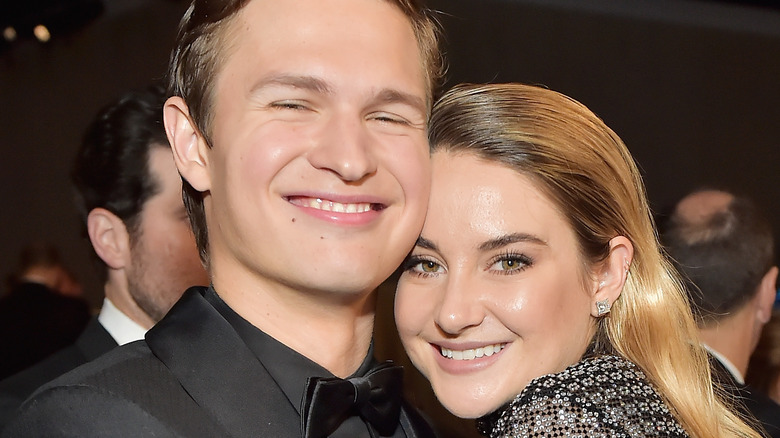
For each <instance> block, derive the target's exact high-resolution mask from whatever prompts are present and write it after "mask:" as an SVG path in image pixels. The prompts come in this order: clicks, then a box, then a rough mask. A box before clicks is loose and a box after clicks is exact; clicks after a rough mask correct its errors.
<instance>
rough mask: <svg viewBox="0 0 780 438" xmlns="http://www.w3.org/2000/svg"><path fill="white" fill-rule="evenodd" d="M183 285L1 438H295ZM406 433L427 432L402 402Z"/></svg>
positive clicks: (258, 369) (48, 390) (254, 363)
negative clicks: (161, 310) (166, 308)
mask: <svg viewBox="0 0 780 438" xmlns="http://www.w3.org/2000/svg"><path fill="white" fill-rule="evenodd" d="M203 291H205V288H191V289H190V290H188V291H187V292H185V294H184V295H183V296H182V298H181V300H179V302H178V303H177V304H176V305H175V306H174V307H173V308H172V309H171V311H170V312H169V313H168V315H166V317H165V318H163V319H162V321H160V322H159V323H157V325H156V326H155V327H154V328H152V329H151V330H150V331H149V332H148V333H147V335H146V340H145V341H138V342H133V343H130V344H127V345H124V346H122V347H118V348H116V349H114V350H113V351H111V352H109V353H107V354H105V355H103V356H102V357H100V358H98V359H97V360H95V361H92V362H90V363H87V364H85V365H84V366H82V367H80V368H77V369H76V370H74V371H72V372H70V373H68V374H66V375H64V376H62V377H61V378H59V379H56V380H54V381H52V382H50V383H49V384H47V385H45V386H43V387H42V388H40V389H39V390H38V391H36V394H35V395H34V396H33V397H32V398H31V399H29V400H27V401H26V402H25V403H24V404H23V405H22V407H21V409H20V410H19V413H18V415H17V416H16V417H14V419H12V421H11V422H10V423H9V424H8V425H7V427H6V429H5V430H4V431H3V433H2V436H3V437H32V436H47V437H52V436H73V437H76V436H78V437H82V436H91V437H94V436H111V437H139V436H155V437H175V436H176V437H178V436H186V437H247V438H248V437H252V438H257V437H273V438H283V437H300V436H301V425H300V423H301V420H300V417H299V415H298V413H297V411H296V409H295V407H294V406H293V405H292V404H291V402H290V401H289V400H287V398H286V396H285V395H284V393H283V392H282V390H281V389H280V388H279V387H278V386H277V384H276V383H275V382H274V381H273V379H272V378H271V377H270V375H269V374H268V373H267V371H266V370H265V368H264V367H263V366H262V364H261V363H260V362H259V361H258V360H257V358H256V357H254V355H253V354H252V352H251V351H250V350H249V348H248V347H247V346H246V344H244V342H243V341H242V340H241V338H240V337H239V336H238V334H237V333H236V332H235V331H234V330H233V327H232V326H231V325H230V323H229V322H228V321H226V320H225V319H224V318H223V317H222V315H221V314H220V313H219V312H218V311H217V310H216V309H214V307H212V306H211V304H209V303H208V301H206V299H205V298H203V296H202V293H203ZM400 423H401V426H402V427H403V428H404V431H405V432H406V435H407V437H410V438H413V437H427V436H433V432H432V430H431V428H430V426H428V424H427V423H426V422H425V421H423V420H422V419H421V418H420V417H419V414H417V413H416V412H414V411H413V410H412V409H409V408H408V407H405V408H404V409H403V411H402V413H401V420H400Z"/></svg>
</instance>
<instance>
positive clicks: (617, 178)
mask: <svg viewBox="0 0 780 438" xmlns="http://www.w3.org/2000/svg"><path fill="white" fill-rule="evenodd" d="M430 139H431V145H432V152H433V155H432V159H433V186H432V192H431V201H430V205H429V208H428V216H427V218H426V222H425V226H424V228H423V231H422V234H421V236H420V238H419V239H418V241H417V245H416V247H415V248H414V250H413V251H412V253H411V254H410V256H409V258H408V260H407V261H406V262H405V266H404V272H403V274H402V276H401V278H400V282H399V285H398V292H397V295H396V320H397V324H398V328H399V331H400V334H401V339H402V341H403V343H404V346H405V348H406V349H407V351H408V353H409V356H410V358H411V359H412V361H413V362H414V364H415V365H416V366H417V367H418V368H419V369H420V371H421V372H422V373H423V374H424V375H425V376H426V377H427V378H428V379H429V380H430V381H431V384H432V386H433V389H434V391H435V392H436V395H437V397H438V398H439V400H440V401H441V402H442V404H443V405H444V406H445V407H446V408H447V409H449V410H450V411H451V412H452V413H454V414H455V415H457V416H460V417H466V418H477V417H482V418H480V420H479V421H478V424H479V425H480V428H481V431H482V432H483V433H484V434H486V435H489V436H491V437H504V436H518V437H519V436H583V437H584V436H588V437H594V436H621V437H622V436H626V437H629V436H630V437H645V436H672V437H682V436H692V437H702V438H705V437H706V438H711V437H719V436H740V437H757V436H759V435H758V434H757V433H756V432H754V431H753V430H752V429H750V428H749V427H748V426H746V425H745V423H743V422H742V421H741V420H740V419H739V418H737V417H736V416H735V415H734V414H732V413H731V412H730V411H729V410H728V409H727V408H726V407H725V406H724V404H722V403H721V402H720V401H719V399H718V397H717V396H716V395H715V394H714V392H713V389H712V382H711V380H710V374H709V368H708V364H707V361H706V355H705V353H704V352H703V350H702V349H701V348H699V347H698V345H699V343H698V341H697V332H696V326H695V324H694V322H693V319H692V317H691V315H690V313H689V310H688V304H687V302H686V299H685V295H684V292H683V291H682V289H681V287H680V284H679V282H678V281H677V279H676V277H675V274H674V273H673V271H672V269H671V268H670V265H669V263H668V262H667V260H666V259H665V258H664V256H663V255H662V253H661V250H660V249H659V245H658V242H657V239H656V234H655V231H654V226H653V221H652V218H651V214H650V211H649V207H648V205H647V201H646V199H645V192H644V186H643V184H642V181H641V177H640V175H639V172H638V170H637V168H636V165H635V164H634V162H633V160H632V158H631V156H630V154H629V152H628V150H627V149H626V147H625V146H624V145H623V143H622V141H621V140H620V139H619V138H618V137H617V135H615V133H614V132H612V130H610V129H609V128H608V127H607V126H606V125H604V123H603V122H602V121H601V120H600V119H599V118H598V117H596V116H595V115H594V114H593V113H592V112H591V111H589V110H588V109H587V108H585V107H584V106H583V105H581V104H579V103H578V102H576V101H574V100H572V99H570V98H568V97H566V96H564V95H562V94H559V93H556V92H553V91H550V90H547V89H543V88H538V87H532V86H527V85H519V84H506V85H482V86H479V85H462V86H458V87H456V88H455V89H453V90H451V91H450V92H448V93H447V94H446V95H445V96H444V97H442V99H440V101H439V102H438V103H437V104H436V106H435V108H434V111H433V116H432V121H431V131H430Z"/></svg>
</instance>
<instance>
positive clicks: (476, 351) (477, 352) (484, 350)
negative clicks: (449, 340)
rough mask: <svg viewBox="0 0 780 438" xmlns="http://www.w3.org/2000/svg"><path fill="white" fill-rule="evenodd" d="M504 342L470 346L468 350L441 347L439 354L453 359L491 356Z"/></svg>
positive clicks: (501, 347)
mask: <svg viewBox="0 0 780 438" xmlns="http://www.w3.org/2000/svg"><path fill="white" fill-rule="evenodd" d="M505 345H506V344H493V345H488V346H485V347H479V348H472V349H470V350H450V349H449V348H444V347H441V355H442V356H444V357H446V358H448V359H453V360H472V359H479V358H480V357H483V356H492V355H494V354H496V353H498V352H499V351H501V350H502V349H503V348H504V346H505Z"/></svg>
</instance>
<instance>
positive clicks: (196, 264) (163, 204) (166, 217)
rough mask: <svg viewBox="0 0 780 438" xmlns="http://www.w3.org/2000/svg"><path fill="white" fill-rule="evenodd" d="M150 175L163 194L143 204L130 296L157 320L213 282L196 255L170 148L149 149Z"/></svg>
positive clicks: (129, 273)
mask: <svg viewBox="0 0 780 438" xmlns="http://www.w3.org/2000/svg"><path fill="white" fill-rule="evenodd" d="M149 174H150V177H151V178H153V180H154V181H156V182H157V184H158V187H159V192H158V193H157V194H156V195H154V196H152V197H150V198H149V199H148V200H147V201H146V203H144V206H143V209H142V210H141V213H140V217H139V226H138V228H137V229H136V230H135V231H134V234H133V237H132V238H131V240H130V241H131V243H130V245H131V246H130V254H131V255H130V256H131V265H130V268H129V269H128V270H127V282H128V288H129V292H130V296H132V297H133V299H134V300H135V301H136V303H137V304H138V306H139V307H140V308H141V309H142V310H143V311H144V312H145V313H146V314H147V315H149V317H151V319H152V320H153V321H154V322H157V321H159V320H160V319H161V318H162V317H163V316H165V314H166V313H168V310H170V308H171V306H173V304H174V303H175V302H176V301H177V300H178V299H179V298H180V297H181V295H182V293H184V291H185V290H186V289H187V288H188V287H190V286H195V285H208V284H209V278H208V275H207V274H206V270H205V269H204V268H203V265H202V264H201V262H200V258H199V257H198V250H197V248H196V246H195V236H194V235H193V234H192V230H191V229H190V225H189V221H188V220H187V213H186V212H185V210H184V204H183V203H182V199H181V178H180V177H179V173H178V172H177V171H176V166H175V165H174V164H173V157H172V155H171V150H170V148H168V147H167V146H166V147H163V146H162V145H161V146H160V147H152V148H151V150H150V151H149Z"/></svg>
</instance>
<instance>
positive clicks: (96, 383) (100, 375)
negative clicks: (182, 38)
mask: <svg viewBox="0 0 780 438" xmlns="http://www.w3.org/2000/svg"><path fill="white" fill-rule="evenodd" d="M160 368H164V367H163V366H162V365H161V364H160V363H159V360H157V358H156V357H154V355H153V354H152V353H151V351H149V347H148V346H147V345H146V343H145V342H143V341H136V342H131V343H129V344H126V345H123V346H121V347H117V348H114V349H113V350H111V351H109V352H107V353H106V354H104V355H102V356H100V357H99V358H97V359H95V360H93V361H91V362H87V363H84V364H82V365H81V366H79V367H76V368H75V369H72V370H70V371H68V372H66V373H64V374H62V375H60V376H59V377H57V378H55V379H54V380H52V381H50V382H48V383H46V384H45V385H43V386H41V387H40V388H39V389H38V390H37V391H36V392H35V394H34V395H33V396H36V395H38V394H40V393H43V392H47V391H51V390H53V389H55V388H60V389H61V388H67V387H93V388H95V389H96V390H102V389H104V390H106V391H112V392H120V391H121V388H122V387H127V386H129V385H132V382H134V381H136V379H143V381H149V380H150V379H154V378H158V377H160V376H161V372H162V371H164V370H161V369H160ZM154 371H157V372H154ZM163 375H164V373H163Z"/></svg>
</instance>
